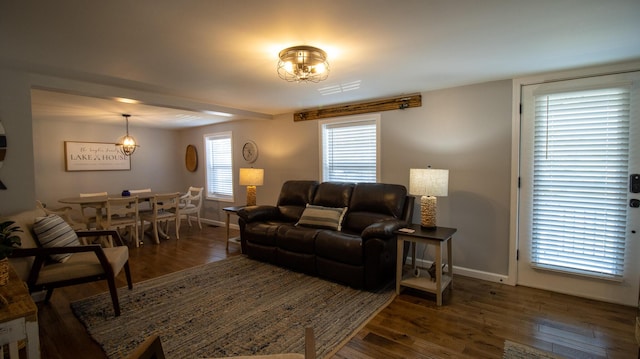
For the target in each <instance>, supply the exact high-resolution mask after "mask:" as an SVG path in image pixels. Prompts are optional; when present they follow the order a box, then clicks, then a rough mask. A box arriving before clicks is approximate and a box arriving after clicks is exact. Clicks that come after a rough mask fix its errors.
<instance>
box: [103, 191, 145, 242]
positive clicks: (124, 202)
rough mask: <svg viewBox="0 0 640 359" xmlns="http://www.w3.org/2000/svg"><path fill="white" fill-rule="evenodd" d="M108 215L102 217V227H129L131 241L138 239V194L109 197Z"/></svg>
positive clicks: (116, 228) (118, 228)
mask: <svg viewBox="0 0 640 359" xmlns="http://www.w3.org/2000/svg"><path fill="white" fill-rule="evenodd" d="M106 212H107V213H106V216H105V218H103V219H102V223H101V227H102V229H115V230H118V231H119V230H120V229H123V228H125V229H128V230H129V243H132V242H133V243H135V245H136V247H138V246H139V241H138V223H139V221H140V217H139V213H138V196H131V197H117V198H109V199H107V207H106Z"/></svg>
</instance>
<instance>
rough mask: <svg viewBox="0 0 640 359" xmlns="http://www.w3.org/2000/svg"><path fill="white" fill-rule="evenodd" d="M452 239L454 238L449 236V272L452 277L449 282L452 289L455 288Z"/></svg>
mask: <svg viewBox="0 0 640 359" xmlns="http://www.w3.org/2000/svg"><path fill="white" fill-rule="evenodd" d="M452 240H453V239H452V238H449V240H447V274H448V275H449V277H451V279H450V282H449V289H450V290H451V289H452V288H453V255H452V252H451V241H452Z"/></svg>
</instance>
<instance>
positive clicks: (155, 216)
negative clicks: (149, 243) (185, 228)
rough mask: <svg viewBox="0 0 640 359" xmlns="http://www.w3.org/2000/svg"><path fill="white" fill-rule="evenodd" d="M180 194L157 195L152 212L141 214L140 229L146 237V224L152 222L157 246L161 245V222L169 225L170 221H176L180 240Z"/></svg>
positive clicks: (152, 201) (154, 197)
mask: <svg viewBox="0 0 640 359" xmlns="http://www.w3.org/2000/svg"><path fill="white" fill-rule="evenodd" d="M179 203H180V193H178V192H175V193H166V194H157V195H155V196H153V198H152V199H151V207H152V208H151V212H144V213H140V227H142V232H143V235H144V222H145V221H147V222H150V223H151V225H152V230H153V239H154V241H155V243H156V244H160V237H159V235H158V231H159V230H160V228H159V225H160V223H161V222H164V223H166V224H167V228H168V225H169V221H174V223H175V228H176V239H180V234H179V231H180V207H179Z"/></svg>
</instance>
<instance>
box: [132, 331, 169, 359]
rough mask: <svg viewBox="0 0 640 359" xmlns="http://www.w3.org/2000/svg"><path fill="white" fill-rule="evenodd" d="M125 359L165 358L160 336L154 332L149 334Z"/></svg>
mask: <svg viewBox="0 0 640 359" xmlns="http://www.w3.org/2000/svg"><path fill="white" fill-rule="evenodd" d="M127 359H165V356H164V350H163V349H162V342H161V341H160V337H159V336H158V335H155V334H154V335H152V336H150V337H149V338H147V340H145V341H144V342H143V343H142V344H140V345H139V346H138V347H137V348H136V350H135V351H134V352H133V353H131V354H129V356H127Z"/></svg>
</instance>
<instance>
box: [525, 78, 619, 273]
mask: <svg viewBox="0 0 640 359" xmlns="http://www.w3.org/2000/svg"><path fill="white" fill-rule="evenodd" d="M629 97H630V94H629V89H628V88H624V87H623V88H606V89H593V90H583V91H577V92H565V93H554V94H542V95H538V96H536V99H535V139H534V190H533V202H534V203H533V233H532V248H531V249H532V255H531V258H532V265H533V266H534V267H539V268H546V269H552V270H559V271H566V272H571V273H578V274H583V275H588V276H596V277H603V278H607V279H612V280H621V278H622V275H623V269H624V253H625V248H624V247H625V232H626V199H627V194H626V192H627V179H628V157H629V155H628V153H629V106H630V105H629V102H630V101H629Z"/></svg>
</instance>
